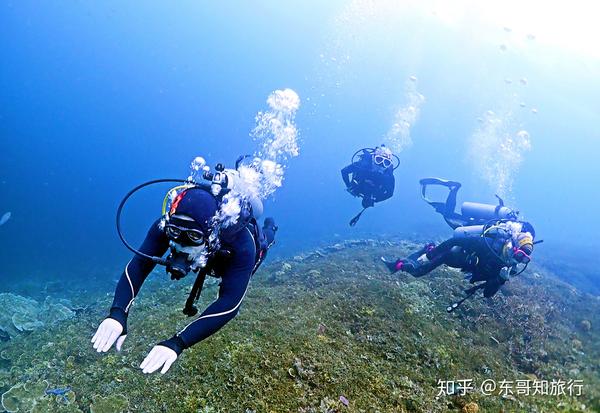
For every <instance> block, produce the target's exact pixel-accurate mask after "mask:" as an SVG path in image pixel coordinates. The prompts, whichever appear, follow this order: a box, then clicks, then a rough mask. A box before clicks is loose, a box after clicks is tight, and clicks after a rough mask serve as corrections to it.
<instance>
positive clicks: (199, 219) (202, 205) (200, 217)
mask: <svg viewBox="0 0 600 413" xmlns="http://www.w3.org/2000/svg"><path fill="white" fill-rule="evenodd" d="M218 208H219V204H218V202H217V200H216V198H215V197H214V196H213V195H212V194H211V193H209V192H208V191H206V190H205V189H202V188H196V187H194V188H190V189H187V190H185V191H184V192H182V193H181V194H179V195H178V196H177V198H176V199H175V200H174V201H173V204H172V205H171V210H170V211H169V216H172V215H175V214H177V215H186V216H188V217H190V218H192V219H193V220H194V222H195V224H197V225H198V226H199V227H200V228H199V229H201V230H202V231H203V232H204V233H206V234H208V233H209V232H210V229H211V221H212V219H213V217H214V216H215V214H216V213H217V210H218Z"/></svg>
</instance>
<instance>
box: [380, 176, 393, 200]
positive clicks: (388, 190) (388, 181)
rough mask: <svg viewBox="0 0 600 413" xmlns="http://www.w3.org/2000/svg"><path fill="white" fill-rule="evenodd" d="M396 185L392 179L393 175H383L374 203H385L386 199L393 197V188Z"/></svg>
mask: <svg viewBox="0 0 600 413" xmlns="http://www.w3.org/2000/svg"><path fill="white" fill-rule="evenodd" d="M395 185H396V181H395V179H394V175H384V181H383V183H382V185H381V188H380V191H379V193H378V194H377V197H376V199H375V202H381V201H385V200H386V199H390V198H391V197H392V195H394V187H395Z"/></svg>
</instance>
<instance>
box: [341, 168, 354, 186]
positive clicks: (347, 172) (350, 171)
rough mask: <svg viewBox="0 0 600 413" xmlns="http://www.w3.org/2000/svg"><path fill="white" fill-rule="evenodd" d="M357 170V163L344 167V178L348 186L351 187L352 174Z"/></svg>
mask: <svg viewBox="0 0 600 413" xmlns="http://www.w3.org/2000/svg"><path fill="white" fill-rule="evenodd" d="M355 172H356V165H355V164H350V165H348V166H346V167H345V168H343V169H342V179H343V180H344V184H346V187H347V188H348V187H350V184H351V181H350V174H353V173H355Z"/></svg>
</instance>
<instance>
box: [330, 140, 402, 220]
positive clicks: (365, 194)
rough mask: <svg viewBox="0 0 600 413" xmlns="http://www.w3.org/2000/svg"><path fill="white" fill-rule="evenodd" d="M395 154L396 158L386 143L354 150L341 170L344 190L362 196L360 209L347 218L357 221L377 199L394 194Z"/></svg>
mask: <svg viewBox="0 0 600 413" xmlns="http://www.w3.org/2000/svg"><path fill="white" fill-rule="evenodd" d="M394 158H396V160H398V158H397V157H396V156H395V155H394V154H393V153H392V151H390V150H389V149H388V148H387V147H386V146H385V145H381V146H379V147H377V148H365V149H361V150H359V151H358V152H356V153H355V154H354V156H353V157H352V162H351V163H350V165H348V166H346V167H345V168H343V169H342V170H341V173H342V179H343V181H344V184H345V185H346V191H348V192H349V193H350V194H351V195H353V196H355V197H360V198H362V207H363V210H362V211H361V212H360V213H359V214H358V215H357V216H355V217H354V218H353V219H352V220H351V221H350V226H354V225H356V223H357V222H358V220H359V219H360V216H361V215H362V213H363V212H364V211H365V210H366V209H367V208H370V207H373V206H374V205H375V203H376V202H381V201H385V200H386V199H389V198H391V197H392V195H394V187H395V179H394V170H395V169H396V168H397V167H398V166H397V165H396V166H395V167H394Z"/></svg>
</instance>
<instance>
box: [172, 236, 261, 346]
mask: <svg viewBox="0 0 600 413" xmlns="http://www.w3.org/2000/svg"><path fill="white" fill-rule="evenodd" d="M240 232H241V234H240V235H239V236H238V237H237V238H236V240H235V241H234V242H232V245H231V250H232V252H233V255H232V257H231V258H230V259H229V261H228V262H226V263H225V265H223V266H219V267H218V268H216V269H215V272H216V273H217V275H219V276H220V277H221V286H220V288H219V297H218V298H217V300H216V301H214V302H213V303H212V304H211V305H209V306H208V307H207V308H206V310H204V312H203V313H202V314H201V315H200V316H199V317H198V318H197V319H195V320H194V321H192V322H191V323H190V324H188V325H187V326H185V327H184V329H183V330H181V331H180V332H179V333H177V334H176V335H175V336H173V337H171V338H170V339H168V340H165V341H163V342H162V343H160V344H161V345H163V346H166V347H169V348H170V349H172V350H174V351H175V352H176V353H177V354H180V353H181V352H182V351H183V350H184V349H186V348H188V347H191V346H193V345H194V344H196V343H198V342H199V341H202V340H204V339H205V338H207V337H209V336H211V335H212V334H214V333H216V332H217V331H218V330H219V329H220V328H221V327H223V326H224V325H225V324H227V322H229V321H230V320H231V319H233V318H234V317H235V316H236V315H237V313H238V311H239V309H240V306H241V304H242V301H243V299H244V297H245V295H246V291H247V289H248V285H249V283H250V277H251V274H252V269H253V267H254V259H255V244H254V240H253V239H252V234H251V233H250V231H249V230H248V229H247V228H245V229H243V230H242V231H240Z"/></svg>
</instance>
